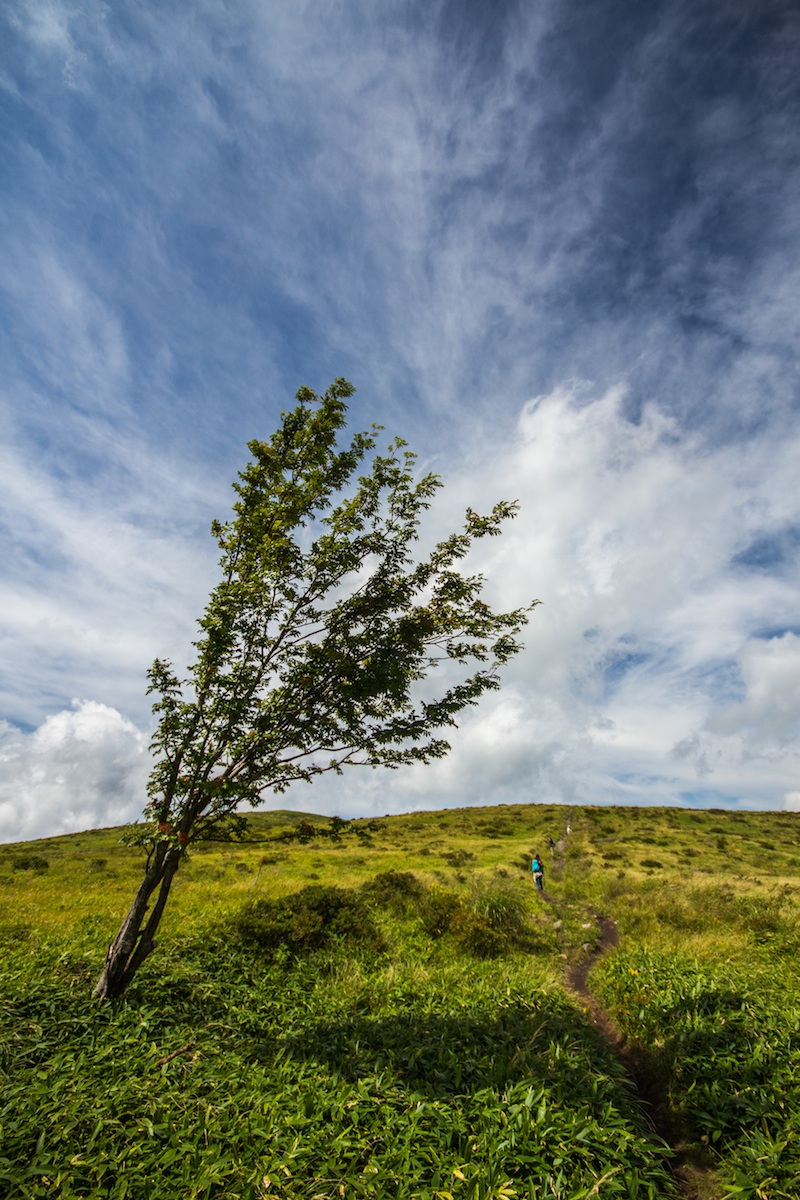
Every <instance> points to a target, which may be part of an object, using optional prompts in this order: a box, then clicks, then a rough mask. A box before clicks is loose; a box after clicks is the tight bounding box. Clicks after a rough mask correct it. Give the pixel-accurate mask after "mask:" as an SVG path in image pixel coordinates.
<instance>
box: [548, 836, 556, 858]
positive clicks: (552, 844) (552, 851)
mask: <svg viewBox="0 0 800 1200" xmlns="http://www.w3.org/2000/svg"><path fill="white" fill-rule="evenodd" d="M547 844H548V846H549V847H550V857H551V858H555V856H556V844H555V842H554V841H553V839H552V838H550V840H549V841H548V843H547Z"/></svg>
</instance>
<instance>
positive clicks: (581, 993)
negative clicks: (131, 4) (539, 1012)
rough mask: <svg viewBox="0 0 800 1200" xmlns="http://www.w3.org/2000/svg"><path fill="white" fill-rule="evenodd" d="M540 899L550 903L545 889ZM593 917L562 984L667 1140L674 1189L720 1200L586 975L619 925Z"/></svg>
mask: <svg viewBox="0 0 800 1200" xmlns="http://www.w3.org/2000/svg"><path fill="white" fill-rule="evenodd" d="M572 819H573V810H572V809H570V810H569V813H568V815H567V824H566V832H565V834H564V836H563V837H560V838H559V839H558V841H557V842H556V844H555V849H554V850H552V851H551V863H550V865H551V867H552V869H553V874H554V875H555V877H556V878H558V877H559V876H560V875H561V872H562V870H563V868H564V866H565V863H566V856H567V846H568V843H569V838H570V835H571V833H572ZM543 899H544V900H545V901H546V902H547V903H553V901H552V900H551V898H550V897H549V896H548V895H547V892H546V891H545V893H544V895H543ZM593 916H594V919H595V921H596V922H597V928H598V931H599V934H600V936H599V938H598V940H597V942H596V943H595V945H594V946H593V947H592V948H589V947H588V946H587V947H584V951H583V953H582V954H581V957H580V958H578V959H577V960H576V961H575V962H572V963H570V964H569V965H568V966H566V967H565V971H564V986H565V987H566V989H567V990H568V991H569V992H571V993H572V994H573V995H574V996H575V997H576V998H577V999H578V1000H579V1001H580V1003H581V1005H582V1007H583V1008H584V1009H586V1010H587V1012H588V1014H589V1018H590V1020H591V1023H592V1025H594V1027H595V1029H596V1030H597V1032H598V1034H599V1035H600V1037H601V1038H602V1039H603V1041H604V1042H605V1043H606V1045H607V1046H608V1048H609V1049H610V1050H611V1052H612V1053H613V1054H614V1055H615V1056H616V1057H617V1058H618V1059H619V1061H620V1062H621V1064H622V1066H623V1067H624V1069H625V1074H626V1075H627V1077H628V1079H629V1080H630V1081H631V1082H632V1083H633V1086H634V1089H635V1092H636V1094H637V1096H638V1097H639V1100H640V1102H641V1105H642V1111H643V1113H644V1116H645V1119H646V1121H647V1123H648V1125H649V1126H650V1128H651V1130H652V1131H653V1133H655V1134H656V1135H657V1136H658V1137H659V1138H661V1140H662V1141H663V1142H665V1143H666V1144H667V1145H668V1146H669V1147H670V1148H671V1149H672V1152H673V1155H674V1157H673V1159H672V1162H671V1163H670V1167H671V1170H672V1173H673V1176H674V1179H675V1184H676V1186H677V1189H678V1192H679V1194H680V1195H681V1196H683V1197H685V1198H686V1200H720V1198H721V1197H722V1195H723V1188H722V1185H721V1184H720V1182H719V1180H718V1178H717V1176H716V1173H715V1171H714V1170H713V1168H712V1166H711V1164H710V1162H709V1161H708V1160H707V1158H706V1157H705V1156H704V1155H703V1153H702V1152H699V1151H698V1147H697V1146H691V1145H687V1144H686V1143H685V1142H684V1141H683V1140H681V1138H680V1137H679V1136H678V1135H677V1133H676V1130H675V1128H674V1125H673V1123H672V1122H671V1121H670V1118H669V1113H668V1111H667V1108H666V1105H665V1104H664V1101H663V1096H662V1094H661V1092H660V1090H659V1089H658V1087H657V1085H656V1083H655V1081H654V1080H653V1079H652V1078H650V1077H649V1076H648V1075H647V1073H646V1072H645V1071H643V1069H642V1063H641V1060H640V1058H639V1057H638V1056H637V1055H636V1053H635V1051H634V1048H633V1047H632V1046H631V1045H630V1044H629V1042H628V1041H627V1039H626V1038H625V1035H624V1034H623V1033H622V1031H621V1030H620V1029H619V1028H618V1027H617V1025H615V1023H614V1021H613V1020H612V1018H611V1015H610V1014H609V1013H608V1012H607V1011H606V1009H604V1008H603V1006H602V1005H601V1004H600V1002H599V1000H598V999H597V997H596V996H595V994H594V993H593V992H592V990H591V988H590V987H589V983H588V980H589V975H590V974H591V972H592V970H593V968H594V967H595V966H596V965H597V964H598V962H599V961H600V960H601V958H603V957H604V956H605V955H606V954H608V953H609V952H610V951H611V950H613V949H614V948H615V947H616V946H617V945H618V944H619V930H618V929H617V925H616V922H615V921H614V920H612V918H611V917H607V916H604V915H602V914H601V913H594V914H593Z"/></svg>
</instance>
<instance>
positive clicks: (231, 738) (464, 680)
mask: <svg viewBox="0 0 800 1200" xmlns="http://www.w3.org/2000/svg"><path fill="white" fill-rule="evenodd" d="M353 391H354V389H353V387H352V385H351V384H349V383H347V382H346V381H345V380H343V379H337V380H336V381H335V382H334V383H333V385H332V386H331V387H330V388H329V389H328V391H327V392H326V393H325V394H324V395H323V396H317V395H315V394H314V393H313V392H311V391H310V390H309V389H308V388H302V389H301V390H300V391H299V392H298V393H297V401H298V403H297V407H296V408H294V409H292V410H291V411H290V412H285V413H283V414H282V417H281V422H280V425H279V428H278V429H277V431H276V432H275V433H274V434H273V435H272V437H271V438H270V439H269V441H252V442H250V443H248V448H249V450H250V453H251V455H252V456H253V457H252V461H251V462H250V463H249V464H248V466H247V467H246V468H245V470H244V471H243V472H241V474H240V475H239V477H238V481H237V482H235V483H234V485H233V487H234V490H235V492H236V496H237V499H236V502H235V504H234V510H233V516H232V517H231V519H230V520H229V521H227V522H226V523H224V524H221V523H220V522H214V523H213V525H212V534H213V535H214V537H215V538H216V539H217V542H218V544H219V547H220V550H221V551H222V557H221V559H220V565H221V568H222V577H221V580H220V582H219V583H218V584H217V586H216V587H215V588H214V590H213V591H212V593H211V596H210V598H209V601H208V605H207V607H206V610H205V613H204V615H203V617H202V619H201V620H200V621H199V628H200V633H199V637H198V640H197V641H196V642H195V643H194V646H195V649H196V657H195V661H194V664H193V665H192V666H191V667H190V668H189V671H188V677H187V678H186V679H185V680H183V681H181V680H179V678H178V676H177V675H176V673H175V672H174V670H173V668H172V665H171V664H170V663H169V662H166V661H162V660H159V659H156V661H155V662H154V663H153V666H152V667H151V668H150V671H149V672H148V679H149V689H148V690H149V692H150V693H152V694H154V695H155V697H156V699H155V702H154V704H153V711H154V713H156V714H157V716H158V717H159V724H158V728H157V730H156V733H155V736H154V738H153V742H152V745H151V749H152V750H153V752H154V754H155V757H156V761H155V765H154V767H153V770H152V773H151V775H150V778H149V781H148V789H147V790H148V804H147V807H146V809H145V822H144V823H143V824H141V825H139V826H137V827H136V829H135V836H134V840H135V841H137V842H138V844H140V845H142V846H143V847H144V848H145V849H146V851H147V860H146V864H145V869H144V876H143V879H142V882H141V884H140V886H139V889H138V891H137V893H136V895H135V897H134V899H133V903H132V904H131V907H130V910H129V911H128V914H127V916H126V917H125V919H124V921H123V922H122V925H121V926H120V929H119V932H118V933H117V935H116V938H115V939H114V941H113V942H112V944H111V945H110V947H109V950H108V954H107V957H106V963H105V967H104V969H103V972H102V974H101V976H100V978H99V980H98V982H97V986H96V988H95V995H96V996H97V997H98V998H99V999H100V1001H102V1000H104V999H106V998H113V997H116V996H119V995H121V993H122V992H123V991H124V990H125V988H126V987H127V985H128V984H129V983H130V981H131V979H132V978H133V977H134V975H135V974H136V972H137V970H138V969H139V967H140V966H141V965H142V963H143V962H144V960H145V959H146V958H147V956H148V955H149V954H150V952H151V951H152V950H153V948H154V946H155V940H154V939H155V934H156V931H157V929H158V926H159V924H160V922H161V918H162V915H163V912H164V907H165V905H166V903H167V899H168V897H169V892H170V887H171V885H172V880H173V879H174V877H175V873H176V871H177V870H178V868H179V866H180V864H181V862H182V860H183V858H184V857H185V855H186V852H187V848H188V847H189V846H190V845H191V844H192V843H193V842H195V841H197V840H199V839H202V838H206V837H209V836H211V835H213V836H215V837H219V836H226V835H227V836H230V835H231V832H232V830H233V831H235V828H236V824H237V821H238V822H240V823H241V821H242V818H240V817H238V816H237V809H238V808H239V807H240V806H242V805H250V806H255V805H258V804H259V803H261V801H262V800H263V799H264V797H265V795H266V794H267V793H269V792H284V791H285V790H286V789H287V788H288V787H289V786H290V785H291V784H293V783H295V782H296V781H298V780H304V781H306V782H309V781H311V780H313V779H314V778H315V777H316V776H317V775H320V774H322V773H323V772H327V771H335V772H337V773H341V771H342V770H343V768H344V767H346V766H351V765H355V764H365V765H367V766H371V767H378V766H385V767H390V768H396V767H399V766H401V765H402V764H405V763H412V762H423V763H426V762H429V761H431V760H432V759H435V758H440V757H442V756H443V755H444V754H446V753H447V751H448V750H449V745H448V743H447V741H446V740H445V739H444V738H443V736H442V731H443V730H445V729H446V727H448V726H452V725H454V724H455V717H456V715H457V714H458V713H459V712H460V711H461V710H462V709H463V708H465V707H466V706H467V705H472V704H475V703H476V702H477V701H478V699H479V697H480V696H481V695H482V694H483V693H484V692H485V691H487V690H488V689H491V688H496V687H498V686H499V683H498V667H499V666H500V665H501V664H502V663H504V662H506V661H507V660H508V659H509V658H510V657H511V656H512V655H513V654H515V653H516V652H517V651H518V650H519V649H520V644H519V642H518V641H517V635H518V633H519V631H520V629H521V628H522V626H523V625H524V624H525V622H526V621H527V613H528V611H529V609H528V608H520V609H516V610H514V611H511V612H503V613H497V612H493V611H492V609H491V608H490V607H489V605H488V604H486V603H485V602H484V601H483V600H482V599H481V590H482V587H483V582H484V581H483V577H482V576H480V575H469V574H463V573H461V572H459V570H458V569H457V565H458V564H459V562H460V561H461V560H462V559H464V557H465V556H466V554H467V553H468V551H469V549H470V547H471V546H472V544H473V542H474V541H475V540H476V539H479V538H483V537H487V536H494V535H496V534H498V533H499V532H500V525H501V523H502V521H503V520H504V519H505V518H508V517H511V516H512V515H513V514H514V512H515V510H516V505H515V504H512V503H500V504H497V505H495V507H494V508H493V510H492V512H491V514H490V515H488V516H479V515H478V514H477V513H475V512H473V511H472V510H471V509H468V510H467V514H466V524H465V526H464V528H463V530H462V531H461V532H457V533H453V534H452V535H451V536H449V537H447V538H446V539H445V540H444V541H442V542H439V543H438V545H436V546H435V547H434V549H433V550H432V551H431V553H430V554H429V555H428V556H427V557H425V558H423V559H421V560H420V561H418V562H415V561H414V559H413V556H412V546H413V543H414V542H415V540H416V539H417V537H418V533H419V524H420V519H421V517H422V514H423V513H424V511H425V510H426V509H427V508H428V507H429V504H430V500H431V497H432V496H433V495H434V493H435V492H436V490H437V489H438V488H439V487H440V486H441V483H440V480H439V479H438V477H437V476H435V475H430V474H429V475H425V476H423V477H422V478H419V479H415V475H414V461H415V456H414V455H413V454H411V453H410V452H409V451H408V450H407V449H405V443H404V442H403V441H402V440H400V439H398V440H396V441H395V442H393V443H392V444H391V445H390V446H389V448H388V452H387V453H386V454H379V453H377V452H375V453H373V452H374V451H375V446H376V441H377V434H378V428H377V427H375V426H373V428H372V430H371V432H369V433H357V434H356V435H355V436H354V437H353V438H352V440H351V442H350V444H349V445H347V446H346V447H345V448H342V449H340V448H339V445H338V441H339V435H340V433H341V431H342V430H343V428H344V426H345V423H346V411H347V405H346V400H347V398H348V397H349V396H350V395H352V393H353ZM370 455H371V459H370V458H369V456H370ZM365 460H368V461H367V464H366V465H367V466H368V469H367V470H366V473H364V474H362V475H360V476H357V475H356V472H357V471H358V469H359V467H360V466H361V464H363V463H364V462H365ZM530 607H531V608H532V607H533V605H531V606H530ZM436 670H439V671H440V674H442V675H444V676H445V678H443V679H442V681H441V683H442V686H441V688H440V689H439V694H438V695H437V696H434V697H430V696H427V697H426V695H425V689H424V687H423V681H425V680H427V679H428V678H429V677H430V676H431V675H432V674H433V673H434V672H435V671H436ZM154 894H155V901H154V903H153V907H152V910H150V907H149V906H150V901H151V898H152V897H153V895H154ZM148 912H149V916H148ZM145 918H146V919H145Z"/></svg>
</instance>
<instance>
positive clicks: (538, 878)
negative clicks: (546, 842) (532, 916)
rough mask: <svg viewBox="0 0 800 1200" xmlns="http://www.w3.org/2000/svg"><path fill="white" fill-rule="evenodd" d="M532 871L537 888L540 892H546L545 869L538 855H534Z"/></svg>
mask: <svg viewBox="0 0 800 1200" xmlns="http://www.w3.org/2000/svg"><path fill="white" fill-rule="evenodd" d="M531 870H532V871H533V882H534V883H535V884H536V887H537V888H538V890H539V891H540V892H542V891H544V867H543V866H542V860H541V858H540V857H539V855H538V854H534V856H533V862H532V863H531Z"/></svg>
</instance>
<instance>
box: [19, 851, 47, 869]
mask: <svg viewBox="0 0 800 1200" xmlns="http://www.w3.org/2000/svg"><path fill="white" fill-rule="evenodd" d="M49 867H50V863H49V861H48V860H47V859H46V858H42V856H41V855H40V854H17V855H15V856H14V858H12V859H11V870H12V871H47V870H49Z"/></svg>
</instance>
